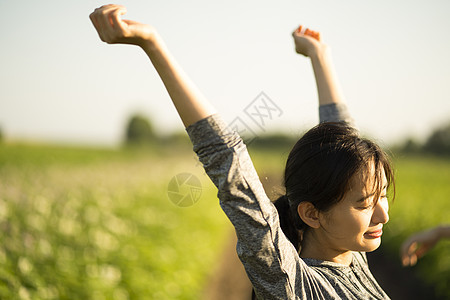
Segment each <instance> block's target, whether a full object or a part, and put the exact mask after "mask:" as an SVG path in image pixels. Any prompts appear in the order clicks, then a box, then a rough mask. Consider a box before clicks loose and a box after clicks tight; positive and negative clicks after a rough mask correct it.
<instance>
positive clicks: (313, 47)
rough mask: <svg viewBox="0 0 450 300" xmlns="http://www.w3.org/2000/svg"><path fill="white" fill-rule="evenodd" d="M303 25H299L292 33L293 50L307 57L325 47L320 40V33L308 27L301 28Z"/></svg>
mask: <svg viewBox="0 0 450 300" xmlns="http://www.w3.org/2000/svg"><path fill="white" fill-rule="evenodd" d="M302 29H303V26H301V25H300V26H299V27H298V28H297V29H296V30H295V31H294V32H293V33H292V37H293V38H294V43H295V51H296V52H297V53H298V54H302V55H304V56H307V57H311V56H313V55H316V54H318V53H319V52H320V51H322V50H324V49H326V48H327V46H326V44H325V43H323V42H322V41H321V38H320V33H319V32H317V31H314V30H311V29H309V28H306V30H305V31H303V30H302Z"/></svg>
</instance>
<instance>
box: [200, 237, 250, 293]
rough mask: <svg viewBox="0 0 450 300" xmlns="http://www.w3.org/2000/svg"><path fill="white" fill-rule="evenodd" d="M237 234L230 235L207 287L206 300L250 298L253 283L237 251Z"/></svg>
mask: <svg viewBox="0 0 450 300" xmlns="http://www.w3.org/2000/svg"><path fill="white" fill-rule="evenodd" d="M236 241H237V239H236V234H235V233H234V231H231V232H230V237H229V238H228V242H227V244H226V246H225V248H224V252H223V254H222V257H221V259H220V262H219V264H218V266H217V270H216V272H214V273H213V275H212V276H211V278H210V280H209V283H208V284H207V287H206V289H205V293H204V296H203V299H204V300H250V299H251V295H252V285H251V283H250V280H248V277H247V274H246V273H245V270H244V267H243V266H242V263H241V261H240V260H239V258H238V256H237V253H236Z"/></svg>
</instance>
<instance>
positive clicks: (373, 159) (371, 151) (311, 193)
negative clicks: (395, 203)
mask: <svg viewBox="0 0 450 300" xmlns="http://www.w3.org/2000/svg"><path fill="white" fill-rule="evenodd" d="M372 163H373V165H374V167H375V176H374V177H375V178H374V193H375V199H378V198H379V196H380V193H381V191H382V189H383V187H382V178H383V172H384V175H385V176H386V179H387V185H388V187H389V186H391V185H392V186H393V184H394V176H393V169H392V167H391V163H390V160H389V158H388V155H387V154H386V153H385V152H384V151H383V150H382V149H381V148H380V146H378V145H377V144H375V143H374V142H372V141H370V140H368V139H365V138H362V137H360V136H359V133H358V131H357V130H356V129H354V128H353V127H351V126H350V125H348V124H347V123H344V122H328V123H321V124H319V125H317V126H315V127H313V128H312V129H310V130H309V131H308V132H306V134H305V135H304V136H303V137H302V138H300V139H299V140H298V141H297V143H296V144H295V145H294V147H293V149H292V150H291V152H290V154H289V156H288V159H287V162H286V168H285V173H284V186H285V188H286V195H285V196H281V197H280V198H279V199H278V200H277V201H275V206H276V207H277V210H278V213H279V217H280V225H281V228H282V230H283V232H284V233H285V235H286V236H287V237H288V239H289V240H290V241H291V242H292V243H293V244H294V246H295V247H296V249H297V250H299V246H300V240H299V231H300V230H305V229H307V228H308V225H306V224H305V223H304V222H303V221H302V219H301V218H300V216H299V215H298V213H297V207H298V205H299V204H300V203H301V202H303V201H308V202H310V203H312V204H313V205H314V207H315V208H316V209H318V210H319V211H322V212H325V211H327V210H329V209H330V208H331V207H333V206H334V205H335V204H336V203H338V202H339V201H341V200H342V198H343V197H344V195H345V193H346V192H347V191H348V190H349V188H350V186H349V185H350V180H351V179H352V177H353V176H354V175H355V174H357V173H358V172H360V171H363V172H365V173H367V174H369V170H370V169H369V168H370V167H371V165H372ZM366 171H367V172H366Z"/></svg>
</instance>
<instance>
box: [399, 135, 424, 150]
mask: <svg viewBox="0 0 450 300" xmlns="http://www.w3.org/2000/svg"><path fill="white" fill-rule="evenodd" d="M400 151H402V152H405V153H419V152H421V151H422V145H421V144H420V143H418V142H417V141H415V140H413V139H412V138H409V139H407V140H406V141H405V142H404V143H403V145H401V146H400Z"/></svg>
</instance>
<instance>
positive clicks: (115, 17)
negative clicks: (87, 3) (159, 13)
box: [89, 4, 156, 47]
mask: <svg viewBox="0 0 450 300" xmlns="http://www.w3.org/2000/svg"><path fill="white" fill-rule="evenodd" d="M126 12H127V9H126V8H125V7H124V6H121V5H115V4H109V5H104V6H102V7H99V8H97V9H95V10H94V12H93V13H91V14H90V15H89V18H90V19H91V21H92V24H94V27H95V29H96V30H97V33H98V35H99V36H100V39H101V40H102V41H103V42H106V43H108V44H132V45H138V46H141V47H142V46H143V45H144V44H145V43H148V42H154V40H155V38H156V31H155V29H154V28H153V27H152V26H150V25H147V24H142V23H139V22H136V21H131V20H122V19H121V17H120V16H122V15H124V14H125V13H126Z"/></svg>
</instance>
